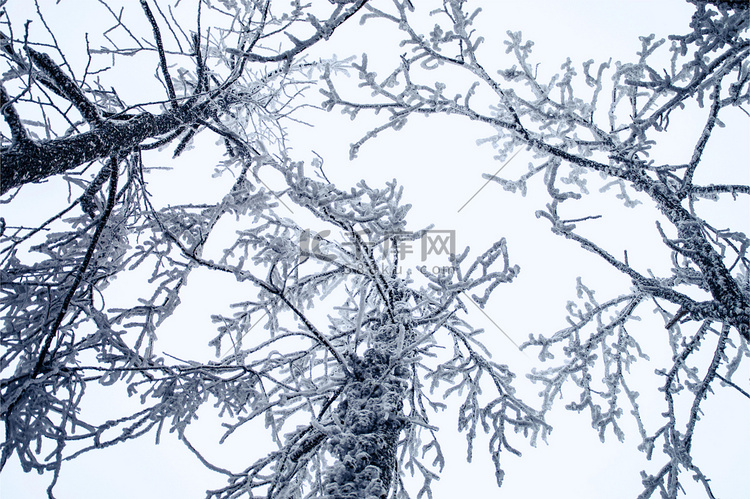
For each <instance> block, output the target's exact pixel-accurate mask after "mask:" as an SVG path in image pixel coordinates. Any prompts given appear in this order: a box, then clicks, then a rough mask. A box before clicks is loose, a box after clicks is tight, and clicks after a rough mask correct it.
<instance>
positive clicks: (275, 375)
mask: <svg viewBox="0 0 750 499" xmlns="http://www.w3.org/2000/svg"><path fill="white" fill-rule="evenodd" d="M3 3H4V2H3ZM366 3H367V2H366V1H365V0H357V1H336V2H330V3H326V2H318V3H316V5H315V6H312V5H306V4H302V3H299V2H292V3H291V5H283V3H280V4H277V3H276V2H273V3H272V2H271V1H270V0H269V1H265V2H256V1H250V0H247V1H241V2H235V1H218V2H210V1H207V0H206V1H205V2H201V3H198V4H197V5H198V7H197V9H196V7H195V5H194V4H191V5H186V2H176V4H174V5H166V2H155V1H153V0H141V2H140V4H135V3H133V2H125V3H123V5H122V6H115V5H114V2H99V3H96V2H91V5H87V8H89V9H91V10H90V11H89V15H90V17H91V18H92V19H96V20H97V22H101V24H98V25H96V26H89V27H87V29H90V30H92V31H93V30H95V32H90V33H88V34H87V35H85V36H83V35H81V36H80V38H79V37H77V36H75V37H73V36H71V33H66V36H65V37H64V38H63V37H62V36H61V34H60V33H56V32H55V30H54V29H52V28H51V27H50V24H52V23H48V20H49V19H51V18H52V17H54V16H64V15H65V14H66V13H67V14H70V11H69V10H65V9H70V8H71V7H70V6H68V5H67V4H65V3H63V4H61V5H57V6H52V5H49V4H42V3H41V2H40V3H35V4H34V5H35V6H36V8H35V9H33V8H31V7H32V5H31V4H29V3H27V4H26V7H25V8H24V7H23V6H21V10H12V9H11V7H14V8H16V6H7V7H6V8H4V9H3V11H2V17H1V19H2V26H0V35H1V36H2V58H3V64H4V68H3V79H2V114H3V118H4V121H5V123H4V125H3V126H4V128H2V136H1V137H0V140H1V141H2V143H1V145H0V147H1V149H0V160H1V161H2V187H1V190H2V194H3V196H4V197H3V203H4V205H5V207H6V208H5V210H4V213H3V218H2V234H1V235H0V244H1V245H2V246H1V247H0V259H1V260H0V261H1V270H0V272H1V277H2V284H1V288H0V289H1V290H2V302H1V305H0V307H1V308H0V310H2V317H3V319H2V320H3V326H2V340H1V341H2V347H3V350H2V354H0V369H1V371H2V379H0V387H1V393H2V403H1V407H0V415H1V417H2V422H3V427H4V428H3V429H4V435H5V438H4V440H3V442H2V444H0V448H1V449H2V458H1V461H0V469H1V468H3V467H5V466H6V464H7V463H8V462H9V461H10V460H11V459H17V460H18V461H19V462H20V464H21V466H22V467H23V469H24V470H25V471H36V472H40V473H42V472H49V473H50V474H51V476H52V479H51V483H50V485H49V488H48V494H49V496H50V497H53V494H54V487H55V484H56V483H57V481H58V478H59V476H60V473H61V470H63V472H64V466H63V465H64V463H66V462H68V461H71V460H73V459H75V458H76V457H78V456H80V455H82V454H84V453H87V452H89V451H96V450H97V449H102V448H107V447H111V446H113V445H116V444H119V443H122V442H126V441H128V440H132V439H135V438H138V437H141V436H144V435H149V434H150V435H152V436H153V435H155V436H156V440H157V442H158V440H159V438H160V436H161V435H162V432H164V431H165V430H167V431H169V432H174V433H176V434H177V436H178V437H179V439H180V440H181V441H182V442H183V443H184V444H185V445H186V446H187V448H188V449H189V450H190V451H191V452H193V453H194V454H195V455H196V457H197V458H198V459H200V460H201V461H202V462H203V463H204V464H205V465H206V466H207V467H208V468H209V469H211V470H213V471H216V472H218V473H221V474H224V475H226V478H227V482H226V484H225V485H224V486H221V487H220V488H218V489H216V490H212V491H209V492H208V496H209V497H215V498H229V497H261V496H262V497H268V498H271V497H274V498H296V497H330V498H337V499H339V498H341V499H343V498H351V497H362V498H385V497H387V496H388V497H409V493H408V492H407V491H408V490H409V488H408V487H407V485H406V483H405V480H406V477H407V476H409V475H412V476H413V475H417V476H418V477H421V482H420V483H421V489H420V488H417V489H416V496H417V497H422V496H425V495H427V496H429V495H430V490H431V482H432V480H434V479H435V478H436V477H437V472H439V470H440V469H441V468H442V466H443V463H444V457H443V452H442V450H441V447H440V444H439V443H438V441H437V439H436V436H435V430H436V428H435V427H434V426H432V425H431V424H430V421H429V415H430V413H429V411H430V409H434V408H439V407H442V406H443V403H442V402H437V401H433V400H432V399H431V398H430V397H432V395H431V394H432V393H433V392H435V393H436V394H440V395H442V394H447V395H451V394H452V395H453V397H454V398H460V411H459V429H460V430H462V431H464V432H466V434H467V438H468V441H469V445H470V446H471V443H472V442H473V440H474V438H475V437H476V435H477V430H478V428H480V427H482V428H484V430H485V431H486V432H487V433H488V434H489V435H490V438H491V440H490V446H491V449H492V453H493V459H494V461H495V463H496V467H497V480H498V483H499V482H500V481H501V480H502V475H503V472H502V469H501V466H500V451H501V450H503V449H506V450H509V451H510V452H513V453H517V450H516V449H515V448H514V447H513V445H514V444H513V443H511V441H509V438H510V435H511V434H512V433H514V432H517V433H521V434H522V435H524V436H526V437H528V438H530V439H532V440H533V439H536V438H537V437H538V436H541V437H544V435H546V433H547V431H548V429H549V427H548V426H547V425H546V424H545V422H544V420H543V417H542V413H541V412H540V411H538V410H535V409H534V408H532V407H531V406H529V405H526V403H524V402H523V401H521V400H520V399H519V398H518V397H517V396H516V395H515V390H514V388H513V386H512V385H511V382H512V380H513V378H514V376H515V375H514V374H513V373H512V372H510V370H509V369H508V368H507V367H506V366H504V365H502V364H499V363H496V362H494V361H492V360H490V355H489V353H488V352H487V351H486V349H484V347H483V346H482V343H481V338H479V337H478V335H479V333H481V330H477V329H475V328H474V327H472V326H471V324H470V323H469V322H468V318H467V309H466V303H467V301H470V300H471V301H475V302H478V303H485V302H486V301H487V299H488V297H489V295H490V294H491V293H492V291H493V290H494V289H496V287H497V286H498V285H499V284H502V283H508V282H510V281H512V280H513V278H514V277H515V276H516V274H517V272H518V268H517V267H516V266H515V265H513V264H512V263H511V261H510V259H509V256H508V252H507V248H506V243H505V241H504V240H502V239H500V240H498V242H497V243H496V244H494V245H492V246H491V247H490V248H489V249H487V250H486V251H485V252H483V253H482V254H480V255H479V256H474V257H470V256H469V252H468V250H466V251H463V252H460V253H458V254H453V255H451V256H450V259H449V260H448V261H446V264H445V269H444V270H445V271H444V272H441V273H438V274H433V273H430V272H429V271H427V270H426V269H421V271H420V272H415V274H414V275H412V274H410V273H409V272H403V271H402V268H401V265H400V264H401V257H402V255H401V248H402V246H403V244H405V243H407V242H411V241H415V240H418V239H420V238H422V237H425V235H426V234H427V231H428V229H424V230H421V231H416V232H414V231H410V230H408V228H407V226H406V216H407V214H408V211H409V206H408V205H406V204H404V203H403V202H402V200H401V199H402V189H401V188H400V187H399V186H398V184H397V183H396V181H394V182H392V183H388V184H387V185H386V186H384V187H382V188H374V187H370V186H369V185H367V184H366V183H365V182H364V181H363V182H361V183H359V184H357V185H356V186H354V187H351V188H346V189H341V188H338V187H336V186H334V185H332V184H331V183H330V182H329V181H328V179H327V178H326V176H325V172H324V170H323V168H322V163H321V162H320V160H317V159H316V160H313V161H312V164H311V165H309V166H308V167H307V169H306V167H305V164H304V163H303V162H302V161H300V160H295V159H293V158H291V157H290V156H289V154H288V149H287V146H286V143H285V131H284V120H285V119H287V117H289V116H291V117H293V116H294V109H295V107H296V106H299V105H302V103H304V101H300V100H299V99H298V98H299V96H300V95H302V93H303V92H304V89H305V88H306V87H307V86H308V85H310V84H311V82H313V81H314V80H316V79H318V77H319V75H321V74H322V72H323V71H325V74H326V75H331V74H335V72H336V71H337V70H338V69H342V64H341V63H338V62H336V61H333V60H327V61H305V60H304V59H303V58H302V55H303V54H304V52H305V50H306V49H307V48H309V47H311V46H313V45H314V44H316V43H317V42H318V41H320V40H325V39H327V38H328V37H329V36H331V34H332V33H333V31H334V30H335V29H336V28H337V27H338V26H340V25H341V24H342V23H344V22H345V21H346V20H347V19H348V18H350V17H352V16H353V15H354V14H356V13H357V12H358V11H360V10H361V8H362V7H363V6H364V5H365V4H366ZM79 7H80V6H78V5H77V6H76V8H79ZM16 9H17V8H16ZM97 9H98V10H97ZM284 9H286V10H284ZM92 12H98V14H97V15H98V16H99V17H96V16H94V15H93V14H92ZM25 16H28V17H25ZM71 30H72V31H74V27H73V26H71ZM76 34H77V33H76ZM146 34H147V35H148V36H146ZM72 38H75V40H74V41H73V42H71V41H70V40H71V39H72ZM81 38H83V41H85V46H84V47H83V51H82V52H77V51H76V50H77V49H80V48H81V47H80V46H77V45H76V46H72V45H69V44H70V43H72V44H79V43H80V42H81ZM97 47H98V48H97ZM128 68H135V70H136V71H138V73H137V75H136V76H132V75H131V78H130V79H129V78H128V75H127V73H126V72H127V71H128ZM144 68H146V69H144ZM150 69H155V70H156V71H155V73H154V74H155V77H152V75H151V74H150V73H149V71H150ZM123 71H125V73H123ZM146 80H147V81H146ZM154 82H156V83H157V85H153V83H154ZM207 139H208V142H206V140H207ZM212 141H216V144H212V143H211V142H212ZM191 148H192V150H191ZM165 153H171V155H172V157H171V158H170V157H169V156H167V155H166V154H165ZM165 167H167V168H169V167H172V168H171V169H169V171H168V172H166V173H165V172H164V171H163V170H164V168H165ZM206 171H208V173H209V175H210V174H211V173H212V172H213V179H212V180H208V181H206V180H202V179H203V177H208V176H207V175H205V173H206ZM191 175H194V176H197V177H199V179H198V180H197V182H199V183H200V182H205V184H204V185H203V189H202V190H201V191H199V194H198V195H197V198H196V199H188V200H183V199H182V198H181V197H180V194H181V192H180V190H181V188H182V187H181V186H182V185H184V182H186V181H188V180H190V179H186V178H185V177H187V176H191ZM264 175H271V176H272V177H273V178H274V179H275V181H276V184H278V186H277V187H276V188H273V189H272V188H270V187H267V186H266V183H265V182H264V180H262V177H263V176H264ZM264 178H267V177H264ZM276 184H275V185H276ZM191 192H195V191H191ZM195 274H198V275H197V276H195ZM209 274H210V275H219V276H226V277H225V281H223V282H226V281H232V284H231V285H234V286H239V289H241V291H240V295H241V296H240V298H239V299H237V298H235V299H234V300H235V301H234V302H232V303H227V305H231V309H232V310H233V312H228V313H222V312H218V311H217V312H215V313H214V314H213V316H212V320H213V322H214V323H215V324H216V328H217V329H216V330H215V331H214V332H213V333H212V334H211V335H210V336H206V333H205V332H203V331H183V332H182V333H181V334H183V336H184V337H185V339H184V341H189V338H188V337H192V336H202V337H204V338H205V340H204V341H206V342H208V344H209V345H210V347H211V348H210V350H211V352H213V351H215V353H216V357H214V358H213V359H211V358H210V357H209V356H208V355H206V356H204V357H201V358H195V359H190V360H181V359H180V358H179V355H178V354H175V353H172V352H169V351H166V352H164V351H163V347H162V346H161V345H162V344H161V343H160V341H159V338H160V337H164V336H168V335H174V334H177V332H175V331H174V328H175V323H174V321H170V318H171V317H173V316H174V314H176V313H177V312H178V311H179V310H180V307H181V305H183V298H184V294H185V290H186V289H188V279H189V278H191V279H205V278H206V276H207V275H209ZM193 276H195V277H193ZM231 285H230V284H223V285H222V286H226V287H227V288H230V287H231ZM221 289H222V288H219V289H218V291H217V290H214V289H207V290H205V291H204V293H203V295H204V297H205V300H207V301H208V300H209V298H212V297H215V295H219V298H221V297H222V295H223V294H224V293H223V292H222V291H221ZM227 295H229V293H227ZM226 299H227V300H229V299H232V298H226ZM225 309H227V307H225ZM480 381H484V382H485V383H481V382H480ZM122 387H124V388H125V390H122V389H121V388H122ZM482 387H483V388H484V392H485V394H484V395H482V396H481V397H480V393H481V392H482ZM92 391H93V393H94V395H93V396H92V397H89V396H88V394H89V393H90V392H92ZM490 391H491V392H492V393H493V395H487V392H490ZM125 393H127V395H129V396H131V397H132V398H134V399H136V400H137V401H139V402H140V405H138V406H137V407H136V408H135V409H133V410H132V411H130V412H118V413H115V414H114V415H111V416H110V417H108V418H107V419H104V420H102V419H101V418H99V417H98V416H91V415H90V414H91V408H92V406H96V405H97V404H100V405H109V403H107V402H104V400H111V399H113V398H117V397H119V396H124V395H125ZM102 394H104V395H102ZM436 396H437V395H436ZM449 400H452V399H449ZM207 405H208V406H211V405H212V406H213V407H215V408H217V410H218V411H219V416H220V417H221V418H222V420H223V424H224V425H225V428H226V433H225V435H224V437H223V438H224V439H226V438H229V437H230V436H232V435H233V434H234V433H235V432H237V431H238V430H239V429H240V428H242V427H243V426H244V425H249V424H253V423H255V422H256V421H261V422H262V423H263V424H264V425H265V427H266V431H267V433H268V434H269V435H270V440H272V442H273V443H274V444H275V448H274V449H273V450H270V451H269V450H268V449H265V448H263V446H258V448H257V451H258V453H260V455H256V456H250V457H248V458H247V459H248V462H246V463H236V465H235V467H234V469H233V471H230V470H227V469H225V468H223V467H221V466H218V465H216V464H213V463H212V462H211V460H210V459H208V458H207V457H206V456H204V454H203V453H202V452H201V449H199V448H198V446H195V445H193V444H192V443H191V441H190V439H189V436H188V435H189V433H190V429H191V424H192V423H194V422H195V420H196V419H197V418H198V417H199V415H201V414H202V410H203V409H202V408H203V407H204V406H207ZM114 406H115V409H117V408H118V407H120V405H119V404H114ZM418 487H419V486H418ZM414 492H415V491H414V490H412V494H413V493H414Z"/></svg>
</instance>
